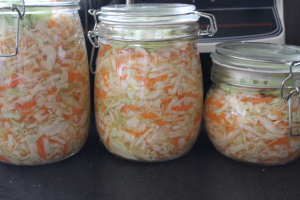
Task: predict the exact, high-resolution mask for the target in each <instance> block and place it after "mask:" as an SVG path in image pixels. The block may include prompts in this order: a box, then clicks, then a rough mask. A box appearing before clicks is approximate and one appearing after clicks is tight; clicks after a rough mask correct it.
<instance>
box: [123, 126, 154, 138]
mask: <svg viewBox="0 0 300 200" xmlns="http://www.w3.org/2000/svg"><path fill="white" fill-rule="evenodd" d="M149 129H150V128H149V127H148V128H146V129H145V130H144V131H141V132H136V131H132V130H126V131H127V132H128V133H131V134H134V135H135V136H136V137H137V136H140V135H143V134H145V133H146V132H147V131H148V130H149Z"/></svg>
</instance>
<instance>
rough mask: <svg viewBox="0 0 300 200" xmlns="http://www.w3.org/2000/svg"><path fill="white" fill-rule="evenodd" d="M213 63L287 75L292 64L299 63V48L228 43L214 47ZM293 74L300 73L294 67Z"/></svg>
mask: <svg viewBox="0 0 300 200" xmlns="http://www.w3.org/2000/svg"><path fill="white" fill-rule="evenodd" d="M211 58H212V59H213V61H214V62H217V63H218V64H220V65H222V66H224V67H228V68H235V69H239V70H249V71H256V72H273V73H287V72H289V66H290V64H291V63H292V62H299V61H300V47H297V46H292V45H280V44H271V43H256V42H228V43H221V44H218V45H216V52H214V53H212V54H211ZM293 71H294V72H300V67H299V66H298V67H297V66H296V67H295V69H294V70H293Z"/></svg>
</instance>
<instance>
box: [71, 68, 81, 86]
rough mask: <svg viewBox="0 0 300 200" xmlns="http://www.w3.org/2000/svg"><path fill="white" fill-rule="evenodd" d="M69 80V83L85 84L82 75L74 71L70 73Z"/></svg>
mask: <svg viewBox="0 0 300 200" xmlns="http://www.w3.org/2000/svg"><path fill="white" fill-rule="evenodd" d="M68 78H69V81H78V82H82V83H83V82H84V77H83V76H82V75H81V74H79V73H75V72H74V71H72V70H69V71H68Z"/></svg>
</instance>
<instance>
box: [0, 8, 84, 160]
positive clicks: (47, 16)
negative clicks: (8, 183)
mask: <svg viewBox="0 0 300 200" xmlns="http://www.w3.org/2000/svg"><path fill="white" fill-rule="evenodd" d="M49 10H50V11H49ZM44 11H45V12H44ZM44 11H43V12H40V13H38V14H36V13H34V12H32V13H30V12H27V14H26V15H25V18H24V20H23V21H22V22H21V24H20V40H19V52H18V55H17V56H13V57H9V58H3V57H2V58H0V80H1V81H0V108H1V112H0V160H1V161H2V162H6V163H10V164H16V165H36V164H44V163H51V162H55V161H58V160H61V159H63V158H66V157H68V156H71V155H72V154H74V153H76V152H78V151H79V150H80V149H81V147H82V146H83V145H84V143H85V141H86V138H87V134H88V129H89V117H90V116H89V115H90V83H89V72H88V66H87V65H88V63H87V55H86V49H85V41H84V37H83V32H82V27H81V24H80V19H79V16H78V14H77V10H75V11H74V12H72V11H68V12H60V11H59V10H56V11H54V10H53V12H52V9H51V8H50V9H49V8H47V9H46V8H44ZM75 12H76V13H75ZM0 17H1V20H0V27H1V28H0V53H1V54H9V53H13V52H14V51H15V43H16V41H15V35H16V27H15V23H14V21H15V19H14V18H12V17H11V15H10V14H1V16H0Z"/></svg>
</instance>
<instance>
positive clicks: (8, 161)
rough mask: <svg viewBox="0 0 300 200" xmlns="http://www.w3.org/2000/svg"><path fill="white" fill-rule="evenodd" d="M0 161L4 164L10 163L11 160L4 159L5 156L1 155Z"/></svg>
mask: <svg viewBox="0 0 300 200" xmlns="http://www.w3.org/2000/svg"><path fill="white" fill-rule="evenodd" d="M0 160H1V161H2V162H6V163H10V160H9V159H8V158H6V157H4V156H1V155H0Z"/></svg>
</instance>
